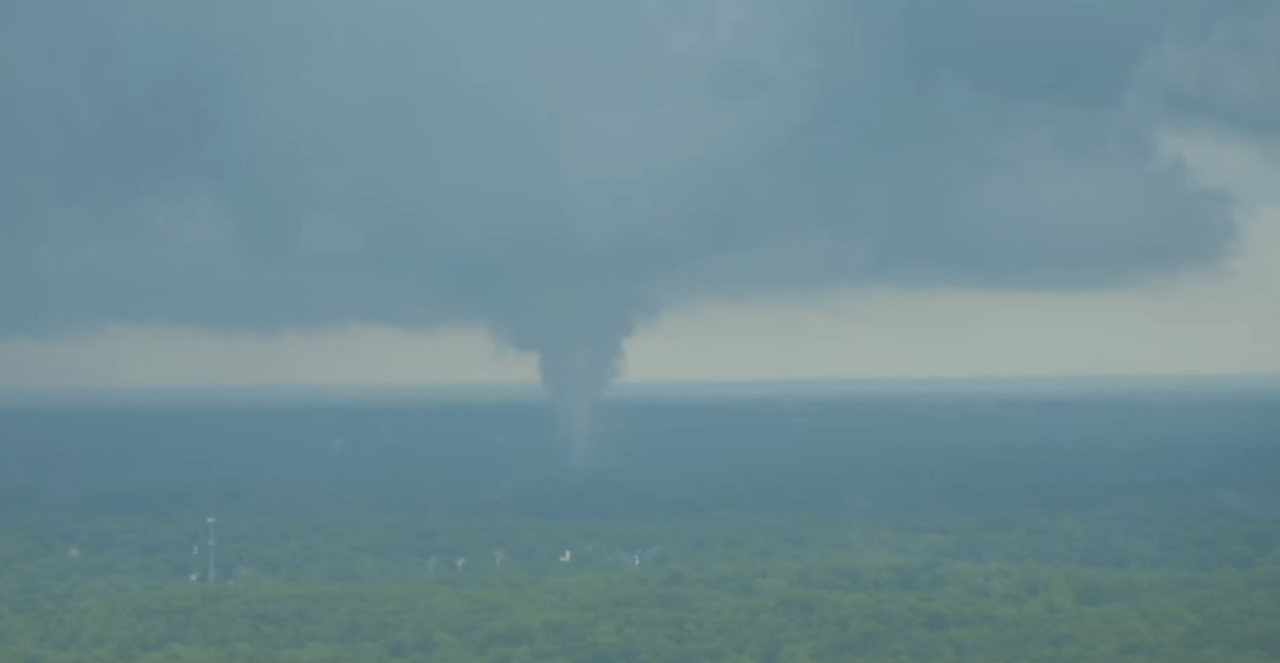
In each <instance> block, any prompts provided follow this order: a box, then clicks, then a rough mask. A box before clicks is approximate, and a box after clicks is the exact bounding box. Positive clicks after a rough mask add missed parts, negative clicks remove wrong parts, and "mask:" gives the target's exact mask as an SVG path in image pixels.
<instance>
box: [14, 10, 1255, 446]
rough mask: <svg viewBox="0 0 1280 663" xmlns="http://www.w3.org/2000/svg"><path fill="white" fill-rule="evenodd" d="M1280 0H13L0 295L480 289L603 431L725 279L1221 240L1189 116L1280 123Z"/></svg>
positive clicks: (20, 317)
mask: <svg viewBox="0 0 1280 663" xmlns="http://www.w3.org/2000/svg"><path fill="white" fill-rule="evenodd" d="M1274 7H1275V4H1274V2H1262V1H1261V0H1115V1H1114V2H1107V3H1100V2H1089V1H1084V0H1075V1H1073V0H1055V1H1053V2H1048V1H1045V2H1038V1H1034V0H1033V1H1026V0H971V1H968V2H942V1H936V2H935V1H928V0H922V1H921V2H897V1H894V2H890V1H888V0H840V1H834V0H787V1H783V0H643V1H638V2H637V1H631V0H563V1H559V2H543V3H530V2H520V1H517V0H494V1H492V2H466V1H464V0H442V1H439V2H403V1H399V0H372V1H370V2H347V1H346V0H312V1H310V2H306V3H295V2H261V1H258V0H254V1H252V2H251V1H249V0H225V1H223V2H216V3H214V2H199V1H197V0H128V1H126V0H61V1H59V2H13V1H10V2H0V333H3V334H8V335H13V334H27V335H37V334H51V333H60V332H64V331H68V330H76V329H84V328H88V327H93V326H97V325H101V324H104V323H109V322H133V323H158V324H184V325H196V326H201V327H207V328H215V329H218V328H222V329H226V328H241V329H253V330H259V331H272V330H279V329H290V328H316V327H322V326H328V325H337V324H344V323H349V322H356V321H359V322H367V323H374V324H389V325H397V326H403V327H414V328H422V327H429V326H432V325H439V324H451V323H479V324H484V325H487V326H488V327H489V328H491V329H492V330H494V331H495V333H496V334H497V335H498V336H499V337H501V338H503V339H505V340H507V341H508V342H510V343H511V344H513V345H515V346H517V347H520V348H524V349H527V350H530V351H534V352H537V353H538V354H539V356H540V358H541V367H542V375H543V380H544V383H545V384H546V386H547V389H548V391H549V393H550V394H551V395H552V397H553V398H554V399H555V400H556V401H557V402H558V403H559V407H560V411H561V413H562V414H563V416H564V419H565V421H566V424H567V425H568V427H569V429H570V431H571V433H573V434H575V435H578V436H579V437H580V438H584V437H585V436H586V435H588V434H589V433H588V428H589V411H590V410H589V408H590V403H591V402H592V401H593V400H594V399H595V398H596V396H597V395H598V394H599V391H600V390H601V389H602V388H603V387H604V386H605V385H606V384H607V383H608V381H609V380H610V379H611V378H612V377H613V375H614V372H615V370H616V368H617V366H618V365H619V362H620V360H621V356H620V354H621V347H622V340H623V339H624V337H625V336H626V335H627V334H629V333H630V332H631V331H632V330H633V329H634V328H635V326H636V325H637V324H638V323H639V322H641V321H642V320H643V318H644V316H645V315H646V314H647V313H649V312H652V311H656V310H659V309H660V308H661V307H663V306H667V305H670V304H672V303H675V302H679V301H680V300H681V299H683V298H687V297H689V296H691V295H692V294H696V295H698V296H700V297H714V296H717V295H723V296H753V295H760V294H764V293H775V292H784V293H786V292H793V293H805V292H810V291H814V290H819V289H826V288H835V287H845V286H856V285H860V284H868V283H887V284H896V285H903V286H911V287H931V286H937V285H943V284H946V285H969V286H980V287H1000V288H1093V287H1105V286H1112V285H1117V284H1124V283H1128V282H1132V281H1135V280H1138V279H1143V278H1147V277H1151V276H1155V275H1160V274H1164V273H1170V272H1174V271H1178V270H1182V269H1187V268H1192V267H1196V266H1200V265H1206V264H1211V263H1213V262H1214V261H1216V260H1218V259H1219V258H1220V257H1222V256H1223V255H1224V254H1225V253H1227V252H1228V251H1229V250H1230V249H1231V245H1232V242H1233V239H1234V226H1233V223H1232V221H1231V218H1230V216H1229V214H1228V211H1229V205H1230V201H1229V200H1227V199H1225V198H1224V196H1223V195H1221V194H1220V193H1217V192H1213V191H1209V190H1205V189H1203V188H1201V187H1199V186H1197V185H1196V184H1195V183H1193V182H1192V181H1190V180H1189V179H1188V177H1187V176H1186V174H1185V173H1184V172H1183V171H1182V169H1181V168H1180V167H1179V165H1178V164H1177V163H1171V162H1166V161H1161V160H1160V158H1158V156H1157V154H1156V151H1155V150H1154V143H1153V140H1154V135H1155V132H1156V130H1157V129H1158V127H1159V126H1160V123H1161V122H1162V121H1164V119H1165V118H1166V117H1170V116H1173V115H1177V114H1182V115H1187V114H1188V113H1192V114H1195V115H1197V116H1200V117H1208V118H1209V119H1211V120H1216V121H1220V122H1222V123H1225V124H1229V125H1231V126H1234V127H1237V128H1238V129H1240V130H1245V131H1270V130H1274V128H1275V126H1274V123H1273V122H1272V118H1274V117H1278V116H1280V115H1277V114H1274V113H1273V114H1268V112H1267V110H1268V109H1274V108H1276V103H1275V98H1274V97H1265V96H1260V93H1254V92H1250V90H1251V89H1268V90H1270V89H1272V88H1273V87H1274V86H1273V85H1271V83H1270V80H1267V81H1265V82H1263V83H1260V86H1261V87H1259V88H1250V87H1249V86H1248V85H1247V84H1245V83H1239V82H1238V81H1237V83H1236V84H1234V85H1228V84H1227V83H1224V82H1222V81H1221V80H1219V79H1217V78H1215V77H1214V76H1213V72H1215V71H1225V70H1229V71H1231V72H1233V74H1234V75H1235V76H1236V77H1237V79H1238V78H1239V77H1241V76H1248V75H1256V76H1259V77H1264V76H1265V75H1266V74H1268V73H1273V72H1274V71H1275V62H1274V58H1273V56H1274V52H1275V51H1274V40H1272V41H1271V42H1267V43H1263V42H1259V40H1258V39H1254V40H1253V41H1248V40H1240V41H1239V43H1238V44H1237V43H1236V42H1232V41H1231V40H1229V39H1226V38H1224V37H1223V36H1222V35H1223V34H1225V33H1223V32H1222V31H1219V32H1214V29H1213V26H1224V27H1222V30H1227V31H1230V30H1236V31H1239V32H1240V34H1242V35H1245V34H1252V33H1250V32H1249V30H1248V26H1250V25H1254V24H1255V23H1254V21H1255V20H1269V21H1271V23H1274V17H1275V16H1276V13H1275V9H1274ZM1259 17H1262V18H1259ZM1195 26H1200V27H1195ZM1204 26H1208V27H1204ZM1264 41H1265V40H1264ZM1268 44H1270V45H1268ZM1232 80H1236V79H1232ZM578 453H579V455H580V456H579V457H581V455H582V454H583V453H585V452H582V451H581V447H579V452H578Z"/></svg>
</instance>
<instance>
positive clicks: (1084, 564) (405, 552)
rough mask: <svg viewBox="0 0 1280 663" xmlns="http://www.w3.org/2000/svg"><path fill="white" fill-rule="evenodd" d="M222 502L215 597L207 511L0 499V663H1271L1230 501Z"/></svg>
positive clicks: (496, 496)
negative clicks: (566, 557) (566, 555)
mask: <svg viewBox="0 0 1280 663" xmlns="http://www.w3.org/2000/svg"><path fill="white" fill-rule="evenodd" d="M219 491H220V498H219V503H220V504H221V508H220V510H219V513H218V516H219V518H218V523H217V527H218V530H217V537H218V544H217V557H216V560H215V563H216V565H217V567H218V576H217V577H218V580H219V582H218V583H217V584H216V585H210V584H208V582H207V580H208V574H207V570H206V568H205V567H206V565H207V564H208V562H209V560H208V557H207V553H208V549H207V546H206V545H205V541H204V539H205V538H206V537H207V536H208V532H207V524H206V522H205V518H204V516H205V514H204V513H201V512H200V509H198V508H194V507H193V504H197V503H199V502H201V497H200V496H199V495H197V494H195V493H196V492H199V491H195V492H192V491H188V490H175V489H172V488H163V487H151V488H148V487H142V486H137V485H131V486H126V487H121V488H115V489H102V490H99V491H97V492H93V493H88V494H84V495H81V496H79V497H76V498H63V499H52V498H47V497H45V498H31V497H29V496H28V497H23V496H22V495H18V494H14V495H13V496H12V497H13V499H12V500H9V501H7V504H8V507H6V508H3V509H0V513H2V514H3V519H4V523H3V524H4V528H3V530H2V531H3V532H4V534H3V535H0V643H2V644H0V660H2V661H142V662H149V661H375V662H376V661H575V662H576V661H609V662H615V661H655V662H658V661H661V662H663V663H667V662H671V661H675V662H679V661H689V662H694V661H697V662H702V661H761V662H766V661H767V662H777V663H784V662H796V661H868V662H877V663H880V662H889V661H894V662H905V661H1121V660H1123V661H1153V662H1154V661H1161V662H1167V661H1172V662H1178V661H1206V662H1207V661H1214V662H1219V661H1225V662H1231V661H1267V660H1277V659H1280V628H1277V627H1276V624H1280V521H1277V520H1276V519H1275V518H1273V517H1270V516H1269V515H1266V514H1262V515H1259V514H1253V513H1248V510H1247V509H1244V510H1242V509H1240V508H1239V505H1238V504H1233V503H1231V499H1237V501H1238V498H1239V496H1235V497H1234V498H1233V497H1232V496H1230V495H1228V496H1227V497H1226V498H1222V499H1217V498H1214V497H1213V494H1212V493H1204V492H1199V493H1195V492H1193V491H1186V490H1177V489H1172V488H1169V487H1160V486H1127V487H1115V486H1112V487H1110V488H1105V487H1095V488H1093V489H1090V490H1082V489H1067V488H1062V487H1059V488H1051V487H1042V488H1040V489H1037V490H1030V491H1023V492H1022V493H1021V499H1018V500H1009V499H1007V496H1004V495H996V496H993V495H973V494H969V495H962V494H951V495H949V496H943V495H931V496H923V497H922V498H921V499H920V500H919V502H917V503H912V504H908V503H907V502H906V500H905V498H902V497H901V496H898V495H895V494H894V493H893V492H892V490H891V489H890V487H888V486H884V487H879V488H877V487H875V486H859V487H858V489H857V490H852V489H851V488H850V487H848V486H846V485H842V484H840V483H839V482H832V483H823V482H807V483H805V482H802V483H798V484H794V485H792V486H790V487H789V488H787V487H783V486H767V485H759V486H757V490H755V491H748V490H744V489H743V487H742V486H736V487H735V486H728V485H725V486H716V487H705V488H703V489H693V488H689V487H687V486H686V487H683V488H681V487H675V486H664V485H659V484H651V483H650V484H641V483H634V482H625V481H623V482H613V483H610V482H595V483H592V482H581V483H577V484H565V483H552V484H545V485H529V486H507V487H505V488H502V489H500V490H495V489H493V488H492V487H489V488H486V489H484V490H480V491H474V492H471V493H468V492H466V490H465V489H464V488H461V487H456V486H449V487H439V486H437V487H421V486H413V485H410V484H395V483H382V484H359V485H349V486H346V487H345V488H342V487H333V486H328V487H321V488H317V487H304V486H295V485H287V484H281V483H270V484H267V483H264V484H244V485H241V486H235V487H230V486H222V487H220V489H219ZM752 495H754V496H755V498H754V501H752V499H751V497H750V496H752ZM1206 495H1209V497H1208V498H1206ZM637 505H643V506H637ZM919 505H932V506H931V507H929V508H923V507H920V506H919ZM72 547H74V549H75V551H74V554H73V553H72V550H71V549H72ZM565 550H571V551H572V553H573V555H572V558H571V561H568V562H561V561H559V558H560V556H561V555H562V554H563V552H564V551H565ZM499 551H500V552H501V553H502V557H501V561H499V559H498V557H497V556H496V553H497V552H499ZM637 556H638V559H637ZM458 558H465V559H466V562H465V564H464V565H463V568H461V569H459V568H457V565H456V561H457V560H458ZM192 574H195V575H196V576H197V580H196V581H194V582H193V581H192V580H191V579H190V577H191V575H192Z"/></svg>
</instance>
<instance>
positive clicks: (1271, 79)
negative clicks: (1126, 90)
mask: <svg viewBox="0 0 1280 663" xmlns="http://www.w3.org/2000/svg"><path fill="white" fill-rule="evenodd" d="M1245 9H1246V11H1241V12H1237V13H1235V14H1234V15H1231V16H1229V17H1227V18H1225V19H1224V20H1219V21H1201V22H1183V23H1182V24H1180V25H1178V26H1177V28H1176V29H1174V30H1171V31H1169V33H1168V34H1167V35H1166V36H1165V39H1164V40H1163V42H1162V43H1161V44H1160V45H1159V46H1157V47H1156V48H1154V49H1152V52H1151V53H1150V54H1149V56H1148V57H1147V60H1146V61H1145V62H1144V63H1143V65H1142V66H1141V67H1140V68H1139V70H1138V73H1137V75H1136V76H1135V79H1136V87H1137V90H1138V91H1139V92H1140V93H1141V94H1142V95H1144V97H1145V99H1143V100H1142V101H1144V102H1146V103H1148V104H1151V105H1154V106H1156V107H1157V108H1158V109H1159V110H1161V111H1164V112H1166V113H1168V114H1170V115H1172V116H1173V117H1175V118H1177V119H1179V120H1182V121H1190V122H1193V123H1198V124H1204V125H1208V126H1210V127H1212V128H1216V129H1228V130H1236V131H1244V132H1246V133H1248V134H1252V135H1255V136H1266V137H1269V138H1272V139H1274V138H1277V137H1280V36H1277V35H1280V2H1275V1H1274V0H1270V1H1267V2H1263V1H1257V2H1251V3H1246V6H1245Z"/></svg>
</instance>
